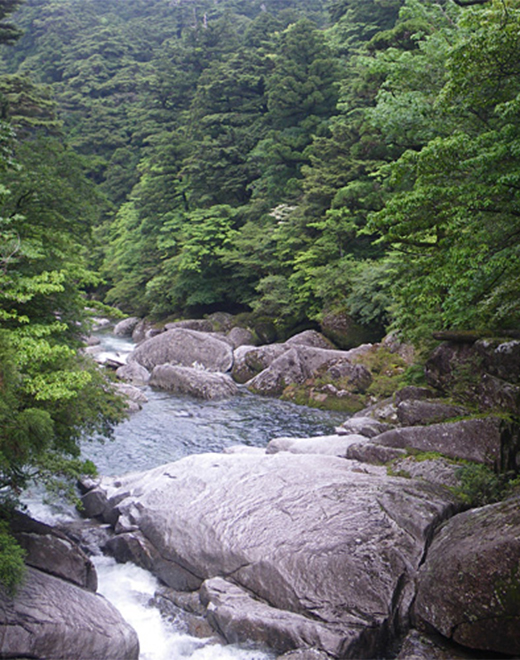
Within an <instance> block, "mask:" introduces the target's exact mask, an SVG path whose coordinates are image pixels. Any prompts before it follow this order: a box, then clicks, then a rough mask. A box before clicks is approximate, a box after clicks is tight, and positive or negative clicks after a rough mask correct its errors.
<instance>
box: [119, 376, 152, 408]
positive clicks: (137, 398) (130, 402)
mask: <svg viewBox="0 0 520 660" xmlns="http://www.w3.org/2000/svg"><path fill="white" fill-rule="evenodd" d="M115 388H116V390H117V391H118V392H119V394H121V395H122V396H123V397H124V398H125V399H126V406H127V409H128V410H129V412H137V411H138V410H141V408H142V407H143V403H148V398H147V396H146V394H145V393H144V392H141V390H140V389H139V388H138V387H134V386H133V385H129V384H128V383H116V384H115Z"/></svg>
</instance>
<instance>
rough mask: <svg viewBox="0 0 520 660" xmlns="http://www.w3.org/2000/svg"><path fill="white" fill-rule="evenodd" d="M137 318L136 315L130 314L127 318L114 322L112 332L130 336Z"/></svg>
mask: <svg viewBox="0 0 520 660" xmlns="http://www.w3.org/2000/svg"><path fill="white" fill-rule="evenodd" d="M139 320H140V319H138V318H137V317H136V316H130V317H129V318H127V319H123V320H122V321H119V323H116V325H115V326H114V334H115V335H119V336H120V337H131V336H132V333H133V331H134V330H135V328H136V326H137V324H138V323H139Z"/></svg>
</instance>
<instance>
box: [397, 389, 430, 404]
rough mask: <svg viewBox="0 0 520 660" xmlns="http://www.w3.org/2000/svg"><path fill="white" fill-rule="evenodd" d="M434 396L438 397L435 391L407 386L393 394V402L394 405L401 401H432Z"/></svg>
mask: <svg viewBox="0 0 520 660" xmlns="http://www.w3.org/2000/svg"><path fill="white" fill-rule="evenodd" d="M436 396H439V395H438V393H436V392H435V390H432V389H430V388H429V387H416V386H415V385H407V386H406V387H402V388H401V389H400V390H397V392H396V393H395V394H394V400H395V403H396V404H399V403H401V401H410V400H412V399H413V400H417V399H434V398H435V397H436Z"/></svg>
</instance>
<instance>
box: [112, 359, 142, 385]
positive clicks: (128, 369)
mask: <svg viewBox="0 0 520 660" xmlns="http://www.w3.org/2000/svg"><path fill="white" fill-rule="evenodd" d="M116 376H117V377H118V378H119V379H120V380H125V381H127V382H129V383H133V384H134V385H146V384H147V383H148V381H149V380H150V372H149V371H148V369H145V368H144V367H143V366H142V365H140V364H139V363H138V362H129V363H128V364H124V365H123V366H122V367H119V368H118V369H117V371H116Z"/></svg>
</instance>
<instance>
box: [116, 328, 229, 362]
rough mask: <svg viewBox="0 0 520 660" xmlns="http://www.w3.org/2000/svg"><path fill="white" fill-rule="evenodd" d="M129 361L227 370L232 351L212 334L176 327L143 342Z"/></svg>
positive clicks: (224, 342) (130, 356)
mask: <svg viewBox="0 0 520 660" xmlns="http://www.w3.org/2000/svg"><path fill="white" fill-rule="evenodd" d="M128 361H129V362H138V363H139V364H141V365H142V366H143V367H145V368H146V369H149V370H152V369H153V368H154V367H156V366H158V365H160V364H173V365H179V366H182V367H192V366H194V365H201V366H202V367H204V368H205V369H209V370H210V371H229V370H230V369H231V367H232V366H233V350H232V348H231V346H230V345H229V344H228V343H227V342H226V341H222V340H221V339H217V338H216V337H215V336H213V335H209V334H207V333H204V332H198V331H196V330H188V329H185V328H177V329H174V330H167V331H166V332H163V333H161V334H159V335H157V336H156V337H152V338H151V339H147V340H146V341H144V342H143V343H142V344H140V345H139V346H138V347H137V348H136V349H135V351H134V352H133V353H131V354H130V355H129V357H128Z"/></svg>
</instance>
